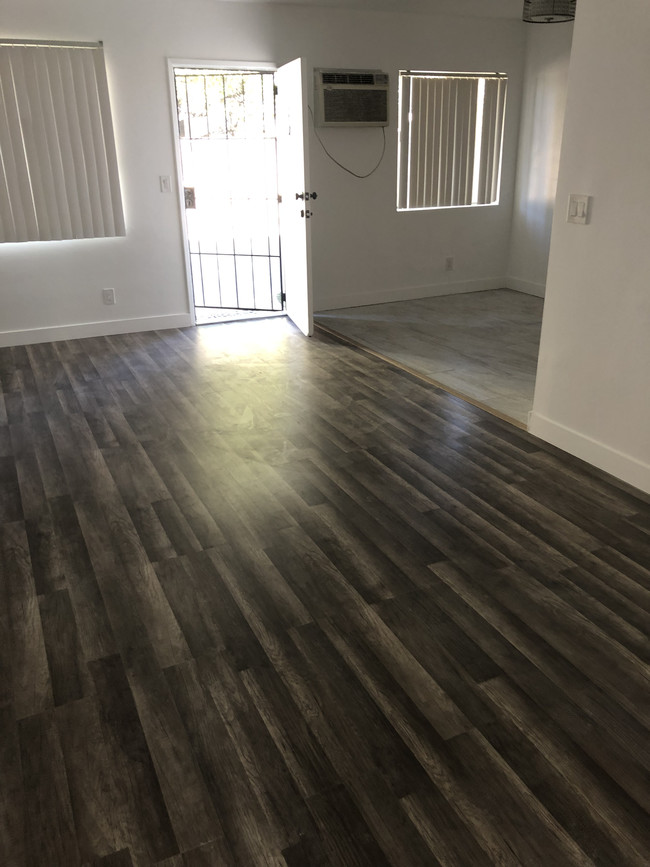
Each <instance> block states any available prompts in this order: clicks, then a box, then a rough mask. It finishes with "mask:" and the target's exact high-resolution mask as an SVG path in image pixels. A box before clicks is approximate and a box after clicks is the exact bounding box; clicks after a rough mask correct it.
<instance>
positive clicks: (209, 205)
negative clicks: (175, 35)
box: [174, 66, 284, 324]
mask: <svg viewBox="0 0 650 867" xmlns="http://www.w3.org/2000/svg"><path fill="white" fill-rule="evenodd" d="M174 83H175V91H176V106H177V112H178V130H179V139H180V153H181V169H182V183H183V187H184V198H185V215H186V226H187V240H188V245H189V261H190V270H191V282H192V292H193V298H194V307H195V313H196V321H197V324H202V323H205V322H210V321H213V320H214V319H215V314H216V315H217V317H218V315H219V312H220V311H221V312H223V313H225V312H228V311H232V312H234V311H264V312H268V313H280V312H282V310H283V309H284V296H283V288H282V267H281V261H280V228H279V213H278V181H277V153H276V150H277V143H276V122H275V91H274V88H275V83H274V73H273V72H272V71H268V72H266V71H251V70H232V69H215V68H187V67H177V66H174Z"/></svg>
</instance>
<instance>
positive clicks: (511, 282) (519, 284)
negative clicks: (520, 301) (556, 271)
mask: <svg viewBox="0 0 650 867" xmlns="http://www.w3.org/2000/svg"><path fill="white" fill-rule="evenodd" d="M504 286H507V287H508V289H514V290H515V291H516V292H525V294H526V295H536V296H537V297H538V298H543V297H544V296H545V295H546V284H545V283H531V281H530V280H521V279H520V278H519V277H506V279H505V281H504Z"/></svg>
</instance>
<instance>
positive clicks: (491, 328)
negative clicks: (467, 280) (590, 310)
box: [315, 289, 544, 425]
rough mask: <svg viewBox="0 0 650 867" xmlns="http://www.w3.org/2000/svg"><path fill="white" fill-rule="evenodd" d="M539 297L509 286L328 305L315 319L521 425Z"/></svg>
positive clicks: (529, 393) (531, 376)
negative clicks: (334, 307) (413, 298)
mask: <svg viewBox="0 0 650 867" xmlns="http://www.w3.org/2000/svg"><path fill="white" fill-rule="evenodd" d="M543 304H544V301H543V299H542V298H536V297H534V296H532V295H525V294H523V293H522V292H514V291H512V290H510V289H494V290H489V291H486V292H470V293H467V294H463V295H444V296H441V297H437V298H423V299H419V300H417V301H396V302H392V303H389V304H375V305H371V306H368V307H349V308H346V309H343V310H326V311H324V312H321V313H318V314H316V317H315V321H316V324H317V325H318V326H322V327H324V328H326V329H329V330H331V331H333V332H335V333H337V334H340V335H342V336H343V337H345V338H347V339H349V340H352V341H353V342H355V343H358V344H359V345H362V346H365V347H367V348H368V349H372V350H374V351H375V352H378V353H379V354H380V355H383V356H385V357H386V358H388V359H390V360H392V361H395V362H396V363H398V364H400V365H402V366H404V367H407V368H409V369H411V370H414V371H416V372H417V373H420V374H424V375H425V376H426V377H428V378H430V379H431V380H433V381H434V382H436V383H437V384H439V385H441V386H442V387H443V388H446V389H448V390H450V391H452V392H454V393H456V394H460V395H461V396H463V397H466V398H467V399H468V400H470V401H472V402H473V403H478V404H479V405H480V406H483V407H485V408H486V409H489V410H491V411H493V412H495V413H496V414H497V415H502V416H505V417H507V418H510V419H512V420H514V421H516V422H518V423H520V424H523V425H526V422H527V417H528V412H529V411H530V410H531V409H532V405H533V390H534V387H535V372H536V368H537V355H538V351H539V336H540V330H541V324H542V308H543Z"/></svg>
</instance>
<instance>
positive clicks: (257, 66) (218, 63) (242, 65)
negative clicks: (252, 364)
mask: <svg viewBox="0 0 650 867" xmlns="http://www.w3.org/2000/svg"><path fill="white" fill-rule="evenodd" d="M177 66H178V67H186V68H189V69H192V68H194V69H232V70H237V69H243V70H246V71H247V72H275V71H276V70H277V68H278V65H277V63H271V62H269V61H251V60H242V61H237V60H196V59H195V60H187V59H184V58H173V57H168V58H167V73H168V79H169V86H168V91H169V100H170V107H171V123H172V134H173V136H174V150H175V152H176V160H175V173H176V184H175V185H172V186H175V189H176V202H177V205H178V216H179V219H180V223H181V240H182V242H183V259H184V262H185V291H186V293H187V303H188V306H189V311H190V317H191V322H192V325H196V309H195V307H194V288H193V285H192V265H191V262H190V243H189V238H188V236H187V221H186V219H185V192H184V189H183V163H182V156H181V138H180V134H179V130H178V107H177V105H176V81H175V78H174V68H175V67H177ZM280 243H282V239H280Z"/></svg>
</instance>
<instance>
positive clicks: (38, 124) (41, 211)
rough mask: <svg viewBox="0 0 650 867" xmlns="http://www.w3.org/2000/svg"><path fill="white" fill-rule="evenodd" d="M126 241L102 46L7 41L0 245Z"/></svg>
mask: <svg viewBox="0 0 650 867" xmlns="http://www.w3.org/2000/svg"><path fill="white" fill-rule="evenodd" d="M124 234H125V226H124V216H123V212H122V201H121V196H120V186H119V176H118V170H117V157H116V153H115V141H114V136H113V124H112V120H111V111H110V104H109V98H108V84H107V81H106V70H105V66H104V52H103V50H102V48H101V45H99V44H97V45H88V46H80V45H74V44H60V45H59V44H52V45H50V44H30V43H26V42H25V43H20V44H18V43H11V42H9V41H8V42H0V241H2V242H7V241H53V240H63V239H73V238H106V237H115V236H118V235H124Z"/></svg>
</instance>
